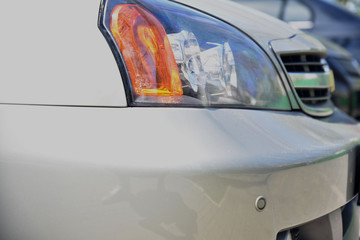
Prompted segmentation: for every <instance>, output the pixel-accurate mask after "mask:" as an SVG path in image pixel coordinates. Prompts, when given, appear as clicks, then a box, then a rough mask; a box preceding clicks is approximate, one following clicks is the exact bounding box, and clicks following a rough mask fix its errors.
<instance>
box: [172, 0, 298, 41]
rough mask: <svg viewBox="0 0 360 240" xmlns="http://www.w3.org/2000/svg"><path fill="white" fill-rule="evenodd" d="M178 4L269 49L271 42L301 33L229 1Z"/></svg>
mask: <svg viewBox="0 0 360 240" xmlns="http://www.w3.org/2000/svg"><path fill="white" fill-rule="evenodd" d="M176 2H179V3H182V4H185V5H187V6H190V7H193V8H196V9H198V10H201V11H203V12H206V13H208V14H210V15H213V16H214V17H217V18H220V19H222V20H223V21H226V22H228V23H230V24H232V25H234V26H235V27H237V28H239V29H240V30H242V31H243V32H245V33H246V34H247V35H249V36H250V37H252V38H253V39H254V40H255V41H257V42H258V43H259V44H260V45H261V46H262V47H264V48H268V44H269V41H271V40H274V39H282V38H289V37H291V36H293V35H295V34H298V33H301V31H299V30H296V29H294V28H292V27H291V26H289V25H288V24H286V23H285V22H282V21H280V20H278V19H276V18H274V17H271V16H269V15H267V14H264V13H262V12H260V11H257V10H255V9H252V8H248V7H246V6H244V5H241V4H239V3H235V2H232V1H229V0H191V1H190V0H177V1H176Z"/></svg>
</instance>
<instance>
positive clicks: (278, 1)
mask: <svg viewBox="0 0 360 240" xmlns="http://www.w3.org/2000/svg"><path fill="white" fill-rule="evenodd" d="M233 1H234V2H239V3H241V4H244V5H246V6H248V7H252V8H255V9H257V10H259V11H262V12H265V13H267V14H269V15H272V16H274V17H277V18H279V19H281V20H283V21H286V22H288V23H289V24H290V25H292V26H293V27H295V28H297V29H301V30H304V31H306V32H307V33H310V34H312V35H313V36H315V37H316V38H318V40H320V41H321V42H322V43H323V44H324V45H325V46H326V48H327V49H328V56H327V58H326V60H327V62H328V63H329V66H330V68H331V69H332V70H333V72H334V76H335V81H336V89H335V92H334V93H333V95H332V100H333V102H334V103H335V105H336V106H337V107H338V108H340V109H341V110H342V111H344V112H346V113H347V114H349V115H351V116H352V117H354V118H356V119H359V118H360V66H359V64H358V60H357V59H359V58H360V18H359V17H358V16H356V15H354V14H353V13H351V12H349V11H348V10H346V9H345V8H342V7H341V6H339V5H337V4H335V3H332V2H330V1H325V0H316V1H314V0H233ZM340 45H341V46H340Z"/></svg>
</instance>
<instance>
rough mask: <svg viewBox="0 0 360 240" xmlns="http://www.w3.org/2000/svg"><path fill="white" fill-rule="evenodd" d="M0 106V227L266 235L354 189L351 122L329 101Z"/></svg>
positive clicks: (313, 215)
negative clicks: (281, 106)
mask: <svg viewBox="0 0 360 240" xmlns="http://www.w3.org/2000/svg"><path fill="white" fill-rule="evenodd" d="M0 116H2V118H1V121H0V133H1V134H0V192H1V195H0V210H1V221H0V224H1V226H0V227H1V229H4V231H1V233H0V234H2V236H1V237H2V238H1V239H7V240H13V239H16V240H25V239H26V240H42V239H44V240H46V239H52V240H65V239H66V240H82V239H86V240H93V239H94V240H95V239H97V240H98V239H102V240H119V239H148V240H153V239H154V240H155V239H156V240H157V239H159V240H160V239H206V240H211V239H276V236H277V234H278V233H279V232H281V231H284V230H286V229H290V228H293V227H295V226H298V225H301V224H304V223H306V222H309V221H312V220H314V219H317V218H319V217H322V216H324V215H327V214H329V213H330V212H333V211H335V210H336V209H339V208H341V207H343V206H344V205H346V204H347V203H348V202H349V201H351V200H352V199H353V197H354V196H355V193H354V184H355V154H354V152H355V151H354V148H355V147H356V146H357V145H358V144H359V139H360V138H359V136H360V133H359V126H358V124H357V123H355V122H353V121H352V120H351V119H349V118H348V117H347V116H345V115H342V114H341V113H339V112H336V114H334V115H333V116H332V117H330V118H328V119H323V120H317V119H314V118H310V117H308V116H306V115H304V114H303V113H301V112H272V111H254V110H239V109H219V110H207V109H181V108H174V109H161V108H157V109H152V108H146V109H141V108H134V109H131V108H126V109H120V108H77V107H74V108H71V107H45V106H5V105H2V106H0ZM259 196H264V197H265V198H266V200H267V206H266V208H265V209H264V210H263V211H257V210H256V208H255V201H256V199H257V198H258V197H259ZM19 226H21V231H19V230H18V229H19ZM4 237H5V238H4Z"/></svg>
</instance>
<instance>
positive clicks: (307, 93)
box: [296, 88, 331, 104]
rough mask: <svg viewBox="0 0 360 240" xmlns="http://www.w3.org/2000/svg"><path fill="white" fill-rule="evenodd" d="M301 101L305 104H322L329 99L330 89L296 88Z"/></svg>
mask: <svg viewBox="0 0 360 240" xmlns="http://www.w3.org/2000/svg"><path fill="white" fill-rule="evenodd" d="M296 92H297V94H298V96H299V97H300V99H301V101H303V103H305V104H322V103H326V101H327V100H329V98H330V94H331V91H330V88H296Z"/></svg>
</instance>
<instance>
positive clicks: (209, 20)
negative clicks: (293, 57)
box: [100, 0, 290, 109]
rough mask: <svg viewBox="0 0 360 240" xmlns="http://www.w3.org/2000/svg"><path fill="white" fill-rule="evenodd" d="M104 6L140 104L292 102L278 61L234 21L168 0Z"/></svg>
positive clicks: (104, 23) (106, 24) (280, 105)
mask: <svg viewBox="0 0 360 240" xmlns="http://www.w3.org/2000/svg"><path fill="white" fill-rule="evenodd" d="M103 7H104V13H103V15H102V16H101V18H100V27H101V28H103V30H104V31H103V32H104V33H105V36H106V37H107V39H108V40H109V41H110V43H115V44H113V46H115V48H116V49H115V51H116V52H118V53H120V55H119V57H120V58H121V59H119V60H121V61H119V64H121V63H123V64H124V67H125V69H126V71H127V76H128V78H129V79H128V80H129V81H128V86H129V88H130V89H131V91H130V92H131V103H132V104H133V105H149V104H151V105H152V106H155V105H160V106H163V105H178V106H205V107H222V106H223V107H254V108H271V109H290V104H289V101H288V97H287V95H286V91H285V89H284V87H283V85H282V82H281V80H280V78H279V76H278V74H277V72H276V70H275V68H274V67H273V64H272V62H271V61H270V60H269V58H268V57H267V56H266V54H265V53H264V52H263V51H262V49H261V48H260V47H259V46H257V45H256V44H255V43H254V42H253V41H252V40H251V39H250V38H249V37H247V36H246V35H245V34H243V33H242V32H240V31H239V30H238V29H236V28H234V27H232V26H231V25H229V24H227V23H224V22H222V21H220V20H218V19H216V18H214V17H211V16H209V15H207V14H204V13H201V12H199V11H196V10H194V9H191V8H189V7H186V6H183V5H181V4H178V3H174V2H171V1H164V0H141V1H137V0H105V2H104V6H103ZM110 45H111V44H110Z"/></svg>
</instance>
